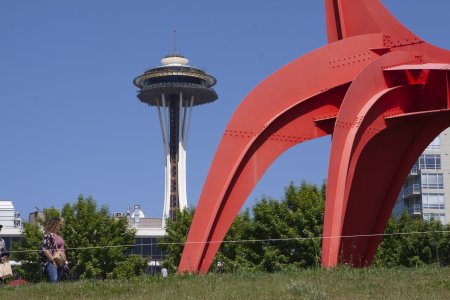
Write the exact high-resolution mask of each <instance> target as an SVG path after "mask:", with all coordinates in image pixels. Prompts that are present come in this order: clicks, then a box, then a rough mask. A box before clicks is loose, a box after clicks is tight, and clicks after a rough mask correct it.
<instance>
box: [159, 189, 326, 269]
mask: <svg viewBox="0 0 450 300" xmlns="http://www.w3.org/2000/svg"><path fill="white" fill-rule="evenodd" d="M324 199H325V186H322V187H321V188H319V187H317V186H315V185H312V184H307V183H305V182H302V184H301V185H300V186H299V187H296V186H295V185H294V184H293V183H291V184H290V185H289V186H288V187H287V188H286V189H285V198H284V199H283V200H282V201H278V200H276V199H267V198H262V199H261V200H260V201H258V202H257V203H256V204H255V205H254V206H253V207H252V210H251V212H250V210H249V209H247V210H245V211H244V212H242V213H240V214H239V215H238V216H237V217H236V218H235V220H234V222H233V224H232V225H231V227H230V229H229V231H228V232H227V234H226V236H225V238H224V242H223V243H222V245H221V246H220V249H219V251H218V253H217V255H216V257H215V259H214V262H213V263H212V264H211V271H212V272H214V271H238V270H264V271H270V272H273V271H278V270H282V269H287V268H293V267H294V268H296V267H312V266H318V265H319V264H320V251H321V250H320V242H321V241H320V239H317V238H314V237H318V236H320V235H321V233H322V227H323V210H324ZM193 214H194V209H190V210H189V211H183V212H181V213H180V214H179V218H178V220H177V222H172V221H170V220H168V221H167V237H166V238H165V239H164V242H165V243H166V244H162V245H160V247H161V248H164V249H166V251H167V258H166V261H165V263H164V266H166V267H168V268H169V269H170V270H171V271H172V272H174V271H176V268H177V266H178V264H179V261H180V257H181V253H182V251H183V247H184V242H185V241H186V237H187V234H188V231H189V227H190V225H191V222H192V217H193ZM266 239H269V240H268V241H261V240H266ZM270 239H274V240H273V241H270ZM218 262H220V268H218V267H217V263H218Z"/></svg>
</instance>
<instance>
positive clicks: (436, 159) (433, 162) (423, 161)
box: [419, 154, 441, 170]
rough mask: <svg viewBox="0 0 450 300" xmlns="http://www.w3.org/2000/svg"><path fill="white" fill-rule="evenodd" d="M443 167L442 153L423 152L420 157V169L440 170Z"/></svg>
mask: <svg viewBox="0 0 450 300" xmlns="http://www.w3.org/2000/svg"><path fill="white" fill-rule="evenodd" d="M440 168H441V155H440V154H422V155H421V156H420V157H419V169H421V170H423V169H426V170H438V169H440Z"/></svg>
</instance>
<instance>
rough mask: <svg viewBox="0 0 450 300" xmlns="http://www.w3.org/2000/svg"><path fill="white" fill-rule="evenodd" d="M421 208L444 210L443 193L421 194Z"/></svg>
mask: <svg viewBox="0 0 450 300" xmlns="http://www.w3.org/2000/svg"><path fill="white" fill-rule="evenodd" d="M422 207H423V208H428V209H445V204H444V194H443V193H423V194H422Z"/></svg>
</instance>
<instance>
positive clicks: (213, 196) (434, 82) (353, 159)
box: [178, 0, 450, 273]
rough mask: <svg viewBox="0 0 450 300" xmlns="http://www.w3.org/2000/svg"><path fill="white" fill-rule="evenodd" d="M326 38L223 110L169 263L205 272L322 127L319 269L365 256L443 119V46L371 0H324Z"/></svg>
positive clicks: (448, 69) (446, 122)
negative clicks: (251, 200)
mask: <svg viewBox="0 0 450 300" xmlns="http://www.w3.org/2000/svg"><path fill="white" fill-rule="evenodd" d="M325 7H326V17H327V33H328V45H326V46H324V47H322V48H320V49H317V50H315V51H313V52H311V53H309V54H306V55H305V56H302V57H300V58H298V59H296V60H294V61H292V62H291V63H289V64H287V65H286V66H284V67H283V68H281V69H280V70H279V71H277V72H275V73H274V74H272V75H271V76H269V77H268V78H267V79H265V80H264V81H263V82H261V83H260V84H259V85H258V86H257V87H256V88H255V89H254V90H252V91H251V93H250V94H249V95H248V96H247V97H246V98H245V99H244V100H243V101H242V103H241V104H240V106H239V107H238V109H237V110H236V112H235V113H234V115H233V116H232V118H231V120H230V122H229V124H228V126H227V128H226V130H225V133H224V135H223V137H222V140H221V142H220V144H219V147H218V149H217V152H216V155H215V157H214V160H213V162H212V165H211V168H210V170H209V174H208V177H207V179H206V182H205V185H204V187H203V191H202V194H201V196H200V199H199V202H198V205H197V210H196V213H195V216H194V219H193V222H192V226H191V228H190V231H189V235H188V238H187V243H186V246H185V247H184V251H183V255H182V257H181V262H180V265H179V267H178V271H179V272H180V273H182V272H186V271H187V272H201V273H206V272H208V270H209V267H210V265H211V263H212V261H213V258H214V255H215V254H216V252H217V250H218V248H219V246H220V243H221V242H222V241H223V238H224V236H225V234H226V232H227V231H228V229H229V227H230V225H231V223H232V222H233V220H234V218H235V216H236V215H237V213H238V212H239V210H240V208H241V206H242V205H243V203H244V202H245V200H246V198H247V197H248V195H249V194H250V192H251V191H252V189H253V188H254V186H255V185H256V183H257V182H258V180H259V179H260V178H261V176H262V175H263V174H264V172H265V171H266V169H267V168H268V167H269V166H270V164H271V163H272V162H273V161H274V160H275V159H276V158H277V157H278V156H280V155H281V154H282V153H283V152H284V151H286V150H287V149H289V148H290V147H292V146H295V145H297V144H299V143H301V142H304V141H307V140H310V139H314V138H318V137H321V136H324V135H328V134H332V135H333V139H332V144H331V154H330V162H329V170H328V182H327V194H326V205H325V220H324V230H323V240H322V266H324V267H333V266H336V264H337V263H338V262H339V261H342V262H346V263H350V264H352V265H353V266H364V265H368V264H370V263H371V261H372V259H373V256H374V255H375V252H376V249H377V247H378V244H379V242H380V237H379V236H373V234H380V233H382V232H383V230H384V228H385V225H386V222H387V220H388V218H389V216H390V214H391V211H392V208H393V206H394V203H395V200H396V198H397V195H398V193H399V191H400V188H401V186H402V183H403V180H404V178H405V176H406V175H407V174H408V172H409V170H410V168H411V166H412V165H413V163H414V162H415V161H416V160H417V158H418V157H419V155H420V154H421V153H422V152H423V150H424V149H425V148H426V146H427V145H428V144H429V143H430V142H431V141H432V140H433V139H434V138H435V137H436V136H437V135H438V134H439V133H440V132H441V131H442V130H444V129H445V128H447V127H449V126H450V109H449V108H450V77H449V74H450V65H449V63H450V51H448V50H444V49H440V48H437V47H435V46H433V45H430V44H428V43H427V42H425V41H423V40H422V39H420V38H419V37H417V36H416V35H414V34H413V33H412V32H410V31H409V30H408V29H407V28H405V27H404V26H402V25H401V24H400V23H399V22H398V21H397V20H396V19H395V18H394V17H393V16H392V15H391V14H390V13H389V12H388V11H387V10H386V8H385V7H384V6H383V5H382V4H381V3H380V2H379V1H378V0H325Z"/></svg>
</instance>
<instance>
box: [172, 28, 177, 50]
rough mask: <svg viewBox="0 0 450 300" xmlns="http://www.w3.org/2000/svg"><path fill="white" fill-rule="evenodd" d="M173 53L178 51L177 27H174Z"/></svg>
mask: <svg viewBox="0 0 450 300" xmlns="http://www.w3.org/2000/svg"><path fill="white" fill-rule="evenodd" d="M173 53H174V54H175V53H177V29H176V28H175V26H174V27H173Z"/></svg>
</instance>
